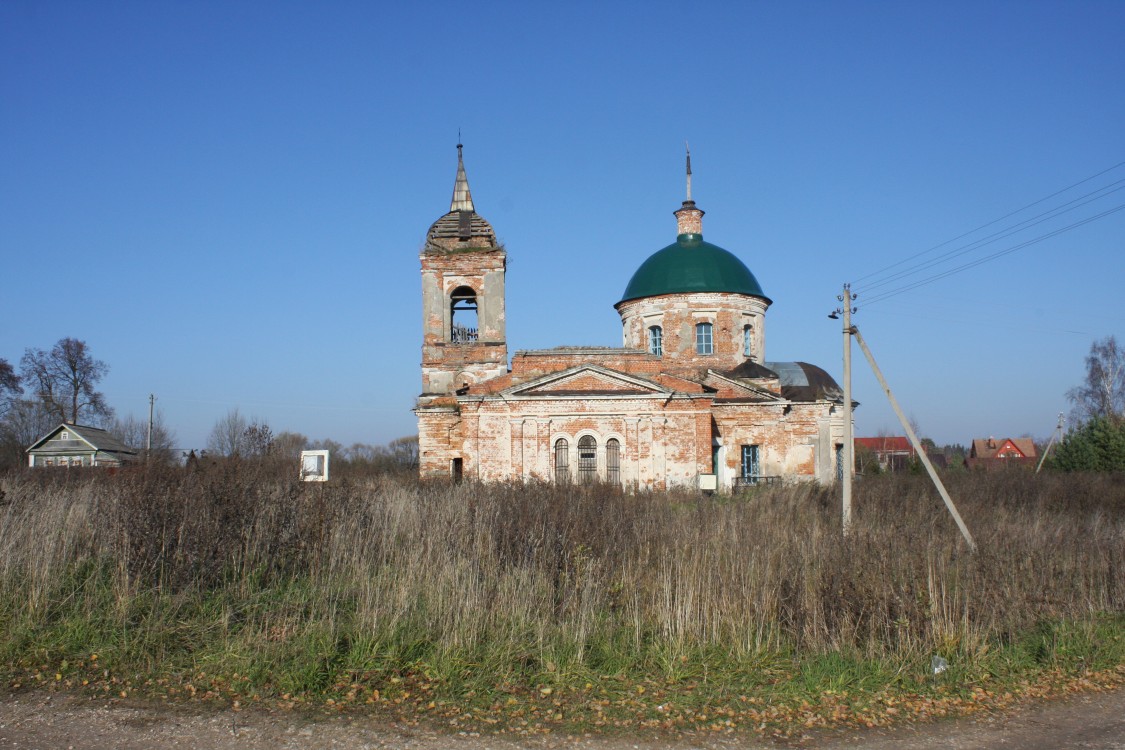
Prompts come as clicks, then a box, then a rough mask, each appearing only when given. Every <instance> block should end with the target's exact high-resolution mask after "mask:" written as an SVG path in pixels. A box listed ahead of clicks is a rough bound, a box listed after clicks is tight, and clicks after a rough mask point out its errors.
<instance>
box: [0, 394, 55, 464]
mask: <svg viewBox="0 0 1125 750" xmlns="http://www.w3.org/2000/svg"><path fill="white" fill-rule="evenodd" d="M58 424H59V422H58V420H57V419H56V418H55V416H54V415H53V414H52V413H50V412H49V411H47V409H46V407H45V406H44V405H43V402H42V401H38V400H34V399H23V398H21V399H15V400H13V401H12V402H11V403H10V404H9V408H8V412H7V413H6V414H5V415H4V419H3V421H2V422H0V466H4V467H11V466H22V465H25V464H26V463H27V453H26V451H27V449H28V447H30V446H31V444H32V443H34V442H35V441H36V440H38V439H39V438H41V437H43V436H44V435H46V434H47V433H48V432H50V431H51V429H52V428H54V427H57V426H58Z"/></svg>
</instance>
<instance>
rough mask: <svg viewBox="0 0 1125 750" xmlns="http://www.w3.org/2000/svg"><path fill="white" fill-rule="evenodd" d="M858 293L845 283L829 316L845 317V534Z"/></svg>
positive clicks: (849, 491)
mask: <svg viewBox="0 0 1125 750" xmlns="http://www.w3.org/2000/svg"><path fill="white" fill-rule="evenodd" d="M855 298H856V295H854V294H852V285H851V284H844V293H843V294H839V295H837V296H836V299H838V300H840V302H842V303H843V304H844V306H843V307H842V308H837V309H836V310H835V311H833V312H832V313H831V314H830V315H829V316H828V317H829V318H832V319H833V320H836V319H837V318H839V317H840V314H841V313H842V314H843V317H844V451H843V457H842V458H841V459H840V460H841V461H842V462H843V466H842V467H840V468H841V471H840V481H841V485H842V488H843V490H842V494H843V501H842V505H843V511H842V512H843V526H844V536H847V535H848V534H849V533H851V527H852V477H853V475H854V473H855V435H854V434H853V430H854V428H853V426H852V313H854V312H855V311H856V308H854V307H852V302H854V301H855Z"/></svg>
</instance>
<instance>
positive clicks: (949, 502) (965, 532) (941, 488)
mask: <svg viewBox="0 0 1125 750" xmlns="http://www.w3.org/2000/svg"><path fill="white" fill-rule="evenodd" d="M845 289H847V287H845ZM851 332H852V333H853V334H854V335H855V340H856V343H857V344H859V348H860V349H861V350H862V351H863V355H864V356H865V357H867V363H868V364H870V365H871V369H872V370H873V371H874V372H875V377H876V378H878V379H879V385H881V386H883V392H884V393H886V394H887V399H888V400H889V401H890V402H891V406H892V407H893V408H894V410H895V415H896V416H898V421H899V422H901V423H902V429H904V430H906V436H907V437H908V438H910V443H911V444H912V445H913V446H914V450H915V451H917V453H918V458H919V459H920V460H921V461H922V465H923V466H925V467H926V472H927V473H929V475H930V479H931V480H932V481H933V483H934V486H935V487H936V488H937V491H938V493H939V494H940V495H941V499H942V500H943V501H945V507H946V508H947V509H948V510H949V513H950V515H952V516H953V520H954V521H956V522H957V528H959V529H961V536H963V537H965V541H966V542H968V543H969V549H971V550H972V551H973V552H976V551H977V543H976V542H974V541H973V535H972V534H970V533H969V528H968V527H967V526H966V525H965V522H964V521H962V520H961V514H960V513H958V512H957V506H955V505H954V504H953V499H952V498H951V497H949V493H948V492H946V490H945V485H944V484H942V483H941V479H940V478H939V477H938V475H937V472H936V471H934V466H933V464H931V463H930V459H929V457H928V456H927V455H926V451H925V449H924V448H922V443H921V442H920V441H919V440H918V436H917V435H916V434H914V428H913V427H911V426H910V422H909V421H908V420H907V419H906V415H905V414H903V413H902V409H901V408H900V407H899V405H898V401H896V400H895V396H894V394H893V393H891V387H890V386H889V385H887V381H886V380H885V379H884V378H883V372H882V371H881V370H880V369H879V365H877V364H875V357H874V355H872V354H871V350H870V349H868V348H867V343H866V342H865V341H864V340H863V336H862V335H860V332H859V329H858V328H853V329H852V331H851Z"/></svg>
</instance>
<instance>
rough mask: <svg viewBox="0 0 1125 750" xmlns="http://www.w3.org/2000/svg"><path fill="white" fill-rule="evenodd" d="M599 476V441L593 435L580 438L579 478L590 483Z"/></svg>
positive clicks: (585, 482)
mask: <svg viewBox="0 0 1125 750" xmlns="http://www.w3.org/2000/svg"><path fill="white" fill-rule="evenodd" d="M597 477H598V441H597V440H594V437H593V435H583V436H582V437H580V438H579V439H578V479H579V481H581V482H582V483H583V484H589V483H590V482H593V481H594V480H595V479H597Z"/></svg>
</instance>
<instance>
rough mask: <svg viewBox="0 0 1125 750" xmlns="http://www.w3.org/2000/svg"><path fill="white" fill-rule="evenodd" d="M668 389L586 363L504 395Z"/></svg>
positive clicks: (611, 393)
mask: <svg viewBox="0 0 1125 750" xmlns="http://www.w3.org/2000/svg"><path fill="white" fill-rule="evenodd" d="M670 393H672V391H671V390H669V389H668V388H665V387H663V386H660V385H658V384H656V383H653V382H651V381H649V380H645V379H643V378H638V377H636V376H633V375H627V374H625V373H621V372H617V371H616V370H609V369H606V368H604V367H597V366H593V365H585V366H581V367H572V368H570V369H567V370H563V371H561V372H554V373H550V374H548V375H544V376H542V377H539V378H536V379H535V380H532V381H530V382H527V383H521V384H520V385H518V386H514V387H512V388H509V389H507V391H505V392H504V394H503V395H504V396H506V397H516V398H535V397H542V398H552V397H553V398H560V397H574V396H581V397H583V398H589V397H594V396H617V397H622V396H666V395H668V394H670Z"/></svg>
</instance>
